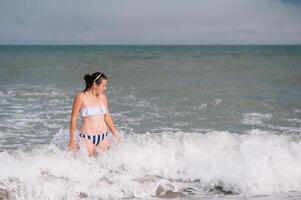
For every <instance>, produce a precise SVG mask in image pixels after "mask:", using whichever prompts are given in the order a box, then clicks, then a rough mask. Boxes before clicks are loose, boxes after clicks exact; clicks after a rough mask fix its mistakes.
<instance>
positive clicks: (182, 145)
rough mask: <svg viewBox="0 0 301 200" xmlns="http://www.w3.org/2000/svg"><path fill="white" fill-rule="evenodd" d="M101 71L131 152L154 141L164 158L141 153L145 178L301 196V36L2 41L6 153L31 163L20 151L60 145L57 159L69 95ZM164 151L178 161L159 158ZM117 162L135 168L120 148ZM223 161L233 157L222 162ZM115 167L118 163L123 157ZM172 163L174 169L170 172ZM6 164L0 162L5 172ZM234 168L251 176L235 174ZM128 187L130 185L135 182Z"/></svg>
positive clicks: (149, 148)
mask: <svg viewBox="0 0 301 200" xmlns="http://www.w3.org/2000/svg"><path fill="white" fill-rule="evenodd" d="M96 71H101V72H103V73H105V74H106V75H107V76H108V78H109V89H108V91H107V96H108V97H109V103H110V110H111V113H112V115H113V118H114V120H115V123H116V126H117V128H118V129H119V131H120V133H121V134H122V135H123V137H124V141H125V142H123V146H122V148H124V149H125V152H126V153H124V152H123V154H124V156H126V157H131V156H132V155H131V152H132V150H133V149H135V150H133V152H135V153H133V154H137V151H138V152H139V151H141V156H142V155H144V154H146V155H147V154H149V153H151V152H153V154H155V156H154V155H153V154H151V155H152V156H154V157H155V158H156V159H157V160H155V161H154V162H157V165H154V166H152V167H151V168H149V169H148V167H147V166H148V161H145V163H144V162H143V159H142V161H141V162H142V164H138V163H137V165H138V166H140V167H141V169H142V168H144V169H145V170H146V169H148V170H146V171H143V176H142V175H141V176H138V179H142V178H145V177H144V176H147V177H148V175H150V176H153V177H164V178H165V179H167V180H169V181H171V182H172V184H177V181H175V180H180V181H179V182H181V181H183V182H185V181H188V182H189V184H191V185H193V183H197V186H196V185H193V186H189V187H196V188H198V189H197V191H199V188H202V189H204V188H205V191H208V190H206V189H208V188H211V186H213V185H222V186H223V187H224V188H225V187H226V188H227V187H228V189H229V190H231V191H236V192H238V193H239V194H242V195H251V197H249V198H253V197H252V195H258V194H260V195H261V194H268V195H276V194H278V192H284V194H285V195H287V194H288V193H287V192H290V191H297V194H295V193H294V195H293V197H297V196H298V194H299V193H298V192H300V191H301V178H298V177H301V171H300V170H297V168H301V154H300V152H301V151H300V150H301V144H300V130H301V101H300V100H301V46H284V45H283V46H239V45H236V46H0V122H1V123H0V151H1V152H2V153H0V154H2V155H0V162H1V163H5V162H7V163H9V161H11V162H13V161H14V157H13V155H14V156H16V155H15V154H17V155H18V156H19V157H21V158H19V160H15V161H14V162H17V164H19V165H23V164H24V163H25V166H26V163H27V162H28V159H29V158H28V157H27V156H26V155H19V153H20V152H21V154H22V152H23V151H25V150H24V149H26V148H28V147H30V148H31V149H30V153H28V156H32V155H33V154H34V153H33V152H32V151H37V149H39V148H42V149H44V150H43V151H46V150H45V149H47V148H49V145H50V146H52V145H54V147H55V148H58V150H56V151H59V152H56V153H54V154H50V156H54V157H55V156H58V157H56V158H57V159H58V160H60V159H62V158H61V157H60V156H61V154H63V153H64V152H63V150H62V149H63V148H64V145H66V142H67V141H68V125H69V120H70V112H71V106H72V101H73V98H74V96H75V94H76V93H77V92H78V91H80V90H82V89H83V88H84V80H83V76H84V74H87V73H93V72H96ZM154 136H156V137H154ZM147 141H150V142H151V144H149V143H148V142H147ZM265 144H266V145H265ZM139 145H144V146H145V148H144V149H143V148H142V149H140V146H139ZM275 146H276V147H275ZM54 147H52V148H54ZM275 148H279V149H275ZM18 149H19V150H18ZM128 149H129V150H128ZM156 149H160V151H159V152H156ZM209 150H210V151H209ZM7 151H8V153H7ZM26 151H28V149H27V150H26ZM164 151H167V153H166V155H165V156H167V157H168V158H170V159H172V160H173V161H171V162H168V163H164V162H162V160H164V159H165V158H164V153H162V152H164ZM280 152H284V153H283V154H282V153H280ZM44 153H45V152H44ZM47 153H48V154H49V152H47ZM47 153H46V154H47ZM35 154H36V153H35ZM40 154H41V153H37V155H40ZM57 154H58V155H57ZM138 154H139V153H138ZM42 155H43V154H42ZM139 155H140V154H139ZM139 155H138V157H139ZM22 156H24V157H22ZM111 156H112V155H111ZM199 156H200V157H199ZM237 156H238V157H239V158H238V157H237ZM261 156H262V157H261ZM215 158H216V159H215ZM226 158H227V160H226V161H225V160H224V162H221V163H220V161H221V160H223V159H226ZM99 159H100V160H101V159H104V158H99ZM115 159H116V160H118V158H115ZM133 159H134V160H135V157H133ZM120 160H121V161H120ZM140 160H141V158H140ZM167 160H168V159H167ZM60 161H61V162H65V161H66V160H60ZM67 161H70V160H67ZM102 161H103V160H101V161H99V162H102ZM36 162H37V161H36ZM76 162H77V161H76ZM78 162H79V161H78ZM116 162H117V161H116ZM118 162H120V163H119V164H120V165H122V166H124V168H125V170H126V171H127V170H128V171H131V170H133V171H135V170H136V169H135V170H134V168H131V167H132V165H131V164H130V163H128V162H130V161H128V162H127V161H125V160H123V159H122V158H120V157H119V161H118ZM131 162H133V161H131ZM160 162H162V163H160ZM183 162H185V163H186V165H184V164H183ZM225 162H226V164H225ZM284 162H289V163H287V165H284V166H283V163H284ZM222 163H224V164H225V165H226V166H225V167H220V165H221V164H222ZM108 166H109V167H112V168H113V169H115V170H117V169H119V168H118V166H117V164H116V166H115V165H110V164H108ZM172 166H173V167H174V166H176V167H175V168H176V169H175V170H176V171H175V173H172V172H171V173H167V172H166V170H167V171H168V170H169V167H172ZM8 167H9V166H8V165H4V166H2V168H3V171H7V170H8ZM40 167H41V168H42V169H43V168H47V169H48V167H46V166H45V165H43V164H41V166H40ZM114 167H117V168H114ZM28 168H30V167H29V165H28ZM0 169H1V167H0ZM234 169H236V170H238V172H239V174H240V176H242V174H245V173H246V174H247V177H244V179H242V180H240V179H239V177H236V176H237V174H235V170H234ZM15 170H19V168H17V167H16V168H15ZM28 170H29V169H28ZM55 170H57V169H56V168H55V166H52V167H50V171H55ZM206 170H207V171H206ZM229 170H230V172H229ZM231 170H233V173H234V174H233V176H232V174H231ZM240 170H241V171H240ZM244 170H245V171H244ZM0 171H1V170H0ZM117 171H118V170H117ZM128 171H127V172H128ZM138 171H139V170H138ZM285 171H286V172H287V171H289V172H287V173H288V174H287V175H284V174H283V177H282V173H284V172H285ZM205 172H206V173H205ZM255 172H256V173H255ZM263 172H265V175H262V173H263ZM3 173H4V172H3ZM11 173H12V174H13V172H11ZM229 173H230V175H229ZM253 173H254V174H253ZM269 173H270V174H269ZM7 174H9V173H8V172H7ZM117 174H118V173H117ZM279 174H280V175H279ZM66 176H67V177H68V178H70V179H72V177H69V176H68V175H66ZM112 176H113V177H114V178H116V177H117V175H116V174H113V175H112ZM277 176H278V177H280V178H279V179H277V178H273V177H277ZM16 177H17V178H18V179H22V178H21V176H18V175H16ZM9 178H11V177H9V176H8V175H4V174H2V175H1V174H0V187H2V186H1V184H2V185H5V187H8V186H7V185H9V184H8V182H9V181H8V180H9ZM135 178H137V177H135ZM116 179H117V178H116ZM125 180H127V181H128V182H130V183H131V181H132V179H131V178H125ZM143 180H144V179H143ZM159 180H160V179H159ZM22 181H24V180H23V179H22V180H21V183H22ZM119 181H121V180H119ZM156 181H158V180H157V179H156ZM156 181H155V183H157V182H156ZM113 182H114V180H113ZM146 182H147V181H146ZM150 182H151V183H154V181H153V182H152V181H150ZM288 182H289V184H288ZM43 183H44V182H43ZM33 184H37V182H33ZM44 184H47V182H45V183H44ZM145 184H146V183H145ZM147 184H150V183H149V182H147ZM181 184H182V182H181ZM286 184H288V185H286ZM130 185H131V184H130ZM154 185H156V184H154ZM131 186H132V187H134V186H133V185H131ZM144 186H145V185H143V183H141V185H140V186H138V188H140V189H141V188H143V187H144ZM3 187H4V186H3ZM156 187H157V186H156ZM156 187H155V188H156ZM178 187H179V188H180V189H181V187H180V186H178ZM134 188H135V187H134ZM122 189H123V190H125V191H127V192H128V193H126V194H127V195H128V194H129V193H134V192H133V191H134V189H133V188H127V189H125V188H122ZM28 190H29V189H28V188H26V187H25V189H24V192H25V193H27V192H28ZM40 190H41V191H40V192H43V191H44V190H43V187H41V189H40ZM117 190H118V191H120V190H121V189H120V188H118V187H117V188H116V191H117ZM87 191H88V193H89V190H87ZM112 191H113V190H112ZM112 191H111V192H112ZM151 191H155V189H153V190H151ZM72 192H74V191H73V190H71V189H70V193H72ZM90 192H92V191H90ZM107 192H108V191H107ZM138 193H139V192H138ZM142 193H143V194H146V196H148V195H150V194H151V193H149V192H148V191H145V190H143V192H142ZM195 193H197V192H195ZM117 194H119V193H117ZM206 194H207V193H206ZM289 194H290V193H289ZM57 195H58V196H56V197H59V198H61V196H59V194H57ZM127 195H124V196H123V197H127ZM21 196H22V195H21ZM134 196H135V197H141V196H139V194H134ZM142 196H143V195H142ZM150 196H151V195H150ZM201 196H202V195H201ZM48 197H49V196H47V195H46V196H45V198H48ZM56 197H55V198H56ZM98 197H108V196H102V195H99V196H98ZM119 197H122V195H121V196H120V195H119V196H118V195H117V197H116V196H113V197H112V198H119ZM143 197H145V196H143ZM188 197H191V198H194V197H195V195H188ZM196 197H200V196H198V195H196ZM206 197H207V196H206ZM270 197H271V198H273V196H268V197H267V198H270ZM32 198H36V197H32ZM66 198H67V197H66ZM68 198H71V197H70V196H68ZM72 198H73V196H72ZM95 198H96V197H95ZM208 198H209V199H210V198H213V199H214V198H217V197H216V196H213V197H212V196H210V195H209V197H208ZM224 198H230V199H231V198H234V199H236V197H224ZM238 198H241V196H239V197H238ZM260 198H263V199H264V197H258V198H257V199H260ZM277 198H278V197H277ZM277 198H276V199H277ZM281 198H284V197H281V196H280V197H279V198H278V199H281ZM255 199H256V198H255ZM284 199H285V198H284Z"/></svg>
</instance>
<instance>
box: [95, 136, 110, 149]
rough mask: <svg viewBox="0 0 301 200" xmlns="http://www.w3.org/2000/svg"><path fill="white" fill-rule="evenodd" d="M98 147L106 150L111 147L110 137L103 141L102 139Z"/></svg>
mask: <svg viewBox="0 0 301 200" xmlns="http://www.w3.org/2000/svg"><path fill="white" fill-rule="evenodd" d="M97 148H98V149H99V150H101V151H106V150H108V149H109V148H110V141H109V137H106V138H105V139H104V140H103V141H101V142H100V143H99V144H98V145H97Z"/></svg>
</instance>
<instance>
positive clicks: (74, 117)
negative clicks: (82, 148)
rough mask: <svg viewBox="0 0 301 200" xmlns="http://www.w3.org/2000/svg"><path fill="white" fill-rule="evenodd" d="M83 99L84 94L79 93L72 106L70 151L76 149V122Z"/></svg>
mask: <svg viewBox="0 0 301 200" xmlns="http://www.w3.org/2000/svg"><path fill="white" fill-rule="evenodd" d="M82 99H83V93H79V94H78V95H76V97H75V99H74V102H73V106H72V113H71V120H70V139H69V145H68V147H69V149H70V150H72V149H76V147H77V146H76V143H75V135H74V132H75V129H76V121H77V117H78V113H79V110H80V107H81V104H82Z"/></svg>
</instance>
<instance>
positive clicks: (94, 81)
mask: <svg viewBox="0 0 301 200" xmlns="http://www.w3.org/2000/svg"><path fill="white" fill-rule="evenodd" d="M101 75H102V73H100V74H99V75H98V76H97V77H96V79H94V83H95V81H96V80H97V79H98V78H99V77H100V76H101Z"/></svg>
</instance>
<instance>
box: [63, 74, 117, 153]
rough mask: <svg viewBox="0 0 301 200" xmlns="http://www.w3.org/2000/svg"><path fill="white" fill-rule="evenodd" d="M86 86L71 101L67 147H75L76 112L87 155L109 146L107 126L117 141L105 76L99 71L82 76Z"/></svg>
mask: <svg viewBox="0 0 301 200" xmlns="http://www.w3.org/2000/svg"><path fill="white" fill-rule="evenodd" d="M84 79H85V82H86V88H85V90H84V91H82V92H80V93H78V94H77V95H76V97H75V99H74V102H73V108H72V114H71V121H70V140H69V145H68V147H69V149H76V148H77V145H76V143H75V135H74V132H75V129H76V121H77V117H78V114H79V113H80V114H81V116H82V124H81V126H80V129H79V131H80V134H79V136H80V138H81V139H82V140H83V141H84V142H85V144H86V147H87V151H88V154H89V156H93V155H95V154H96V150H97V149H100V150H106V149H108V148H109V137H108V136H109V134H108V132H107V127H108V128H109V129H110V131H111V133H112V134H113V136H115V138H116V139H117V141H118V142H119V141H120V140H119V138H118V136H117V132H116V128H115V125H114V122H113V119H112V117H111V115H110V113H109V108H108V100H107V97H106V96H105V94H104V92H105V91H106V90H107V77H106V75H105V74H103V73H101V72H95V73H94V74H92V75H89V74H87V75H85V76H84Z"/></svg>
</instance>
